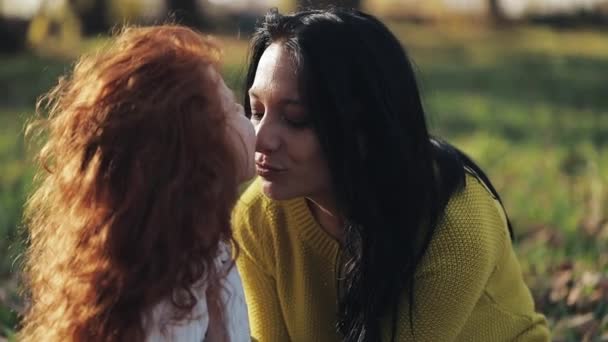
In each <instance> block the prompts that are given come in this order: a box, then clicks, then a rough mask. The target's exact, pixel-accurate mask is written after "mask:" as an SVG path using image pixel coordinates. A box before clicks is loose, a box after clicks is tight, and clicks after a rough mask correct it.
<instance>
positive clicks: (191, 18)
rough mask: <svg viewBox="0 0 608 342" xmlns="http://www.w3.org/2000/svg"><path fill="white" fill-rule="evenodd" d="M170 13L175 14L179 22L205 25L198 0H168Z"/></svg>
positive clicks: (192, 25)
mask: <svg viewBox="0 0 608 342" xmlns="http://www.w3.org/2000/svg"><path fill="white" fill-rule="evenodd" d="M167 8H168V10H169V14H170V15H172V16H175V19H176V21H177V23H179V24H183V25H187V26H191V27H202V26H204V25H205V22H204V20H203V15H202V13H201V9H200V8H199V6H197V1H196V0H167Z"/></svg>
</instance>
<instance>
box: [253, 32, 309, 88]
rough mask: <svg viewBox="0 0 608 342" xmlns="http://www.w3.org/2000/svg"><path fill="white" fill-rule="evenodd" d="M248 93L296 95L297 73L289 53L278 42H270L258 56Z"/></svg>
mask: <svg viewBox="0 0 608 342" xmlns="http://www.w3.org/2000/svg"><path fill="white" fill-rule="evenodd" d="M249 93H250V95H252V96H255V97H258V98H260V97H266V96H271V95H272V96H279V97H284V96H288V97H294V96H296V97H297V94H298V75H297V68H296V65H295V63H294V61H293V58H292V56H291V53H290V52H289V51H288V50H287V49H286V48H285V47H284V46H283V45H282V44H279V43H273V44H271V45H270V46H269V47H268V48H266V50H265V51H264V53H263V54H262V57H261V58H260V61H259V63H258V68H257V70H256V75H255V79H254V82H253V85H252V86H251V88H250V89H249Z"/></svg>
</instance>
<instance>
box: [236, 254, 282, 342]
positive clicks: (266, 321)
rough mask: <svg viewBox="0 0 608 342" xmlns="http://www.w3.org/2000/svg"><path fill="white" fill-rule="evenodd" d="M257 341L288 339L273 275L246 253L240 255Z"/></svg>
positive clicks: (252, 326)
mask: <svg viewBox="0 0 608 342" xmlns="http://www.w3.org/2000/svg"><path fill="white" fill-rule="evenodd" d="M237 265H238V268H239V272H240V273H241V276H242V278H243V285H244V289H245V298H246V299H247V308H248V312H249V322H250V324H251V336H252V339H253V340H254V341H260V342H262V341H289V334H288V333H287V329H286V327H285V322H284V320H283V314H282V312H281V306H280V303H279V298H278V295H277V290H276V285H275V281H274V279H273V278H272V277H271V276H270V275H268V274H266V272H264V271H263V270H262V269H261V268H260V267H259V266H258V265H256V263H255V262H254V261H253V260H252V259H251V258H250V257H249V256H248V255H246V254H245V253H240V254H239V256H238V258H237Z"/></svg>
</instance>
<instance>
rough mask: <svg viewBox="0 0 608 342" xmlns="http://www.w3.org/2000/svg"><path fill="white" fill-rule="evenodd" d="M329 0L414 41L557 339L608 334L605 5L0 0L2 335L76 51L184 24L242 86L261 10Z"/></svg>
mask: <svg viewBox="0 0 608 342" xmlns="http://www.w3.org/2000/svg"><path fill="white" fill-rule="evenodd" d="M327 4H338V5H340V4H343V5H348V6H354V7H359V8H361V9H363V10H365V11H368V12H371V13H373V14H375V15H378V16H380V17H381V18H382V19H383V20H384V22H386V24H387V25H388V26H389V27H390V29H391V30H392V31H393V32H394V33H395V34H396V35H397V36H398V37H399V38H400V39H401V40H402V42H403V44H404V46H405V47H406V48H407V50H408V51H409V53H410V55H411V56H412V58H413V59H414V62H415V65H416V69H417V72H418V77H419V80H420V85H421V88H422V90H423V98H424V103H425V107H426V110H427V113H428V117H429V123H430V126H431V128H432V130H433V133H434V134H437V135H440V136H442V137H444V138H446V139H448V140H449V141H451V142H452V143H454V144H455V145H456V146H458V147H460V148H461V149H463V150H464V151H465V152H467V153H468V154H470V155H471V156H472V157H473V158H474V159H475V160H477V161H478V162H479V164H480V165H481V166H482V167H483V168H484V169H485V170H486V171H487V173H488V174H489V176H490V178H491V179H492V181H493V182H494V184H495V185H496V187H497V189H498V191H499V192H500V193H501V194H502V196H503V199H504V202H505V204H506V208H507V210H508V213H509V215H510V216H511V219H512V221H513V223H514V227H515V235H516V241H515V246H516V248H517V251H518V255H519V258H520V261H521V265H522V269H523V272H524V274H525V277H526V281H527V283H528V285H529V286H530V287H531V289H532V292H533V295H534V298H535V301H536V305H537V309H538V310H539V311H542V312H543V313H545V315H546V316H547V318H548V319H549V322H550V326H551V328H552V330H553V334H554V340H555V341H608V0H343V1H296V0H206V1H204V0H198V1H197V0H0V341H4V340H12V339H14V337H13V336H14V331H15V330H16V329H18V326H19V313H20V312H21V311H22V310H23V308H24V306H25V305H26V303H24V300H22V298H23V297H22V296H21V295H20V288H19V267H20V261H21V257H20V255H21V253H22V251H23V246H24V244H26V242H25V241H26V238H27V236H26V235H25V233H24V229H23V227H22V226H21V216H22V207H23V204H24V203H25V201H26V198H27V193H28V189H29V187H30V184H31V181H32V174H33V167H32V162H31V157H32V151H29V150H28V147H27V144H26V143H25V141H24V138H23V127H24V124H25V122H26V121H27V120H28V118H30V117H31V116H32V115H33V113H34V108H35V102H36V99H37V98H38V97H39V96H40V95H41V94H43V93H44V92H45V91H46V90H48V89H49V88H50V87H51V86H52V85H53V84H54V83H55V82H56V80H57V77H58V76H59V75H61V74H62V73H64V72H66V71H68V70H69V67H70V65H71V64H72V63H73V62H74V60H75V58H76V57H77V56H78V55H80V54H82V53H84V52H87V51H92V50H94V49H98V48H102V47H103V44H104V42H106V41H107V39H108V33H109V32H112V30H113V29H115V28H116V27H119V26H120V25H122V24H125V23H130V24H138V25H153V24H155V23H162V22H166V21H171V22H178V23H183V24H187V25H191V26H194V27H197V28H199V29H200V30H203V31H205V32H209V33H212V34H214V35H216V36H217V37H218V38H219V39H220V40H221V42H222V43H223V46H224V50H225V58H224V65H223V73H224V76H225V77H226V78H227V80H228V83H229V85H230V86H231V87H232V88H234V89H235V90H236V92H237V93H238V94H242V80H243V76H244V71H245V62H246V54H247V51H246V49H247V39H248V37H249V36H250V35H251V33H252V30H253V28H254V26H255V22H256V20H257V19H258V18H259V17H260V16H262V15H263V14H264V13H265V12H266V10H267V9H268V8H270V7H278V8H279V9H280V10H281V11H284V12H288V11H293V10H295V9H296V8H298V7H301V6H323V5H327Z"/></svg>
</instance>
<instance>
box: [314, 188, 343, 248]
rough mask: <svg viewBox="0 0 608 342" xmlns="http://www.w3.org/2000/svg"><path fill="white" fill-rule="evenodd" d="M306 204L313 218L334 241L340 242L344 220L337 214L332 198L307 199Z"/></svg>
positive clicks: (315, 197) (317, 197) (316, 197)
mask: <svg viewBox="0 0 608 342" xmlns="http://www.w3.org/2000/svg"><path fill="white" fill-rule="evenodd" d="M306 202H307V204H308V207H309V208H310V211H311V212H312V215H313V217H314V218H315V220H316V221H317V222H318V223H319V225H320V226H321V228H323V230H325V232H327V233H328V234H329V235H331V236H332V237H333V238H334V239H336V240H338V241H340V242H342V239H343V236H344V219H343V218H342V217H341V216H340V215H339V214H338V210H337V208H336V204H335V200H334V199H333V197H332V196H314V197H312V196H311V197H307V198H306Z"/></svg>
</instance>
